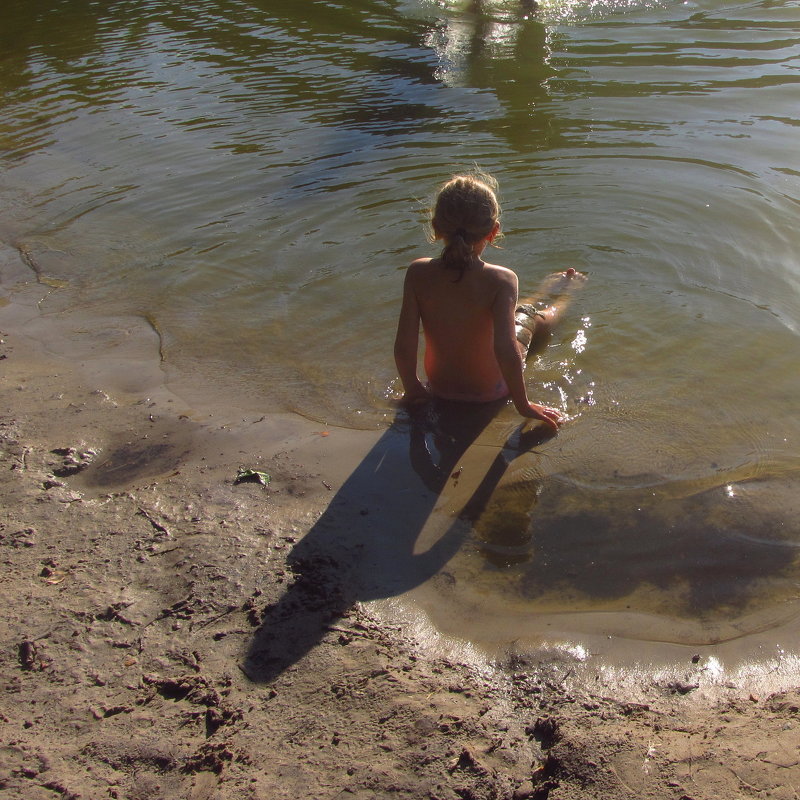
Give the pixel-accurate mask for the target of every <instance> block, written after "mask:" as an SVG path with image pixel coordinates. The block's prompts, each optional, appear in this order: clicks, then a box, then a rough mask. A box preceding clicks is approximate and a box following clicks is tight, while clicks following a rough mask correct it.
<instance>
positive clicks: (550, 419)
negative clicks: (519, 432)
mask: <svg viewBox="0 0 800 800" xmlns="http://www.w3.org/2000/svg"><path fill="white" fill-rule="evenodd" d="M520 413H521V414H522V416H523V417H530V418H531V419H540V420H542V422H546V423H547V424H548V425H549V426H550V427H551V428H552V429H553V430H555V431H557V430H558V428H559V426H560V425H562V424H563V422H564V415H563V414H562V413H561V412H560V411H557V410H556V409H555V408H548V407H547V406H540V405H538V404H536V403H528V409H527V413H526V411H521V412H520Z"/></svg>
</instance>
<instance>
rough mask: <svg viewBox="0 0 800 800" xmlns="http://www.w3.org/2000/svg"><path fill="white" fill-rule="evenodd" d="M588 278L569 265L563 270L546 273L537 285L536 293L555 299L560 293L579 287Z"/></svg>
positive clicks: (542, 296)
mask: <svg viewBox="0 0 800 800" xmlns="http://www.w3.org/2000/svg"><path fill="white" fill-rule="evenodd" d="M587 280H589V278H588V276H587V275H586V274H585V273H584V272H578V270H576V269H573V267H570V268H569V269H566V270H564V272H554V273H553V274H552V275H548V276H547V277H546V278H545V279H544V281H542V285H541V286H540V287H539V291H538V295H539V297H541V298H542V299H543V300H544V299H548V300H549V299H555V298H557V297H559V296H560V295H563V294H567V293H568V292H574V291H575V290H576V289H580V288H581V287H582V286H583V285H584V284H585V283H586V281H587Z"/></svg>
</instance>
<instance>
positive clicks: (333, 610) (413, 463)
mask: <svg viewBox="0 0 800 800" xmlns="http://www.w3.org/2000/svg"><path fill="white" fill-rule="evenodd" d="M504 404H505V403H504V401H501V402H500V403H492V404H482V405H472V404H458V403H447V402H442V401H435V402H433V403H430V404H428V405H427V406H425V407H424V408H422V409H418V410H416V411H414V412H406V411H400V412H398V414H397V416H396V418H395V420H394V422H393V424H392V425H391V427H390V428H389V429H388V430H387V431H386V433H384V435H383V436H381V438H380V439H379V440H378V442H377V443H376V444H375V445H374V447H373V448H372V449H371V450H370V452H369V453H368V454H367V455H366V457H365V458H364V459H363V461H362V462H361V463H360V464H359V465H358V467H356V469H355V470H354V471H353V473H352V474H351V475H350V477H349V478H348V479H347V480H346V481H345V483H344V484H343V485H342V487H341V488H340V489H339V490H338V491H337V493H336V495H335V496H334V497H333V499H332V500H331V502H330V504H329V505H328V507H327V509H326V510H325V511H324V512H323V514H322V516H321V517H320V518H319V520H317V522H316V523H315V524H314V526H313V527H312V528H311V530H310V531H309V532H308V533H307V534H306V535H305V536H304V537H303V538H302V539H301V540H300V541H299V542H298V543H297V544H296V545H295V547H294V548H293V549H292V551H291V553H290V554H289V557H288V565H289V568H290V570H291V572H292V576H293V580H292V582H291V584H290V585H289V586H288V588H287V589H286V591H285V593H284V595H283V596H282V597H281V598H280V599H279V600H278V602H277V603H275V604H273V605H271V606H267V608H265V609H264V610H263V611H262V612H261V613H260V620H258V624H259V628H258V630H257V631H256V633H255V635H254V637H253V639H252V641H251V643H250V647H249V650H248V653H247V655H246V657H245V661H244V664H243V665H242V668H243V670H244V672H245V674H246V675H247V676H248V677H249V678H250V679H251V680H253V681H255V682H269V681H272V680H274V679H275V678H277V677H278V676H279V675H280V674H281V673H282V672H283V671H285V670H286V669H287V668H289V667H290V666H292V665H293V664H295V663H296V662H297V661H298V660H299V659H301V658H302V657H303V656H304V655H305V654H306V653H307V652H309V651H310V650H311V649H312V648H313V647H314V646H315V645H316V644H317V643H318V642H319V641H320V640H321V638H322V637H323V636H324V635H325V633H326V632H328V631H329V630H330V627H331V626H332V625H334V624H335V622H336V620H338V619H340V618H341V617H342V616H343V615H344V614H345V613H346V612H347V611H348V609H350V608H352V606H353V605H354V604H355V603H357V602H362V601H368V600H375V599H379V598H386V597H392V596H396V595H399V594H401V593H403V592H406V591H408V590H409V589H412V588H413V587H415V586H418V585H420V584H421V583H423V582H424V581H426V580H428V579H429V578H431V577H432V576H434V575H436V574H437V573H438V572H439V571H440V570H441V569H442V568H443V567H444V565H445V564H447V562H448V561H449V560H450V558H451V557H452V556H453V555H454V554H455V553H456V552H457V551H458V549H459V548H460V547H461V546H462V544H463V542H464V540H465V537H466V536H467V535H468V533H469V531H470V529H471V521H472V520H474V519H475V518H477V517H478V516H479V515H480V513H481V511H482V509H483V508H484V507H485V505H486V503H487V502H488V500H489V498H490V497H491V495H492V493H493V491H494V488H495V487H496V486H497V484H498V483H499V481H500V479H501V478H502V476H503V474H504V473H505V472H506V470H507V468H508V466H509V464H510V463H511V462H512V461H513V459H514V458H515V457H517V456H518V455H520V454H521V453H524V452H529V451H530V450H531V449H532V448H533V447H536V446H537V445H538V444H541V443H542V442H544V441H546V440H547V439H549V438H551V437H552V436H553V435H554V434H553V433H552V432H551V431H550V429H549V428H548V427H547V426H546V425H544V424H536V425H534V426H533V427H530V425H529V424H522V425H520V426H518V427H517V428H516V429H515V431H514V433H513V434H512V435H511V436H510V437H509V438H508V439H507V440H506V442H505V444H504V445H503V446H502V447H501V448H496V447H495V449H497V454H496V457H495V458H494V459H493V460H492V462H491V464H490V466H489V467H488V469H487V470H486V472H485V473H484V477H483V478H482V479H481V480H480V482H479V484H478V485H477V487H476V488H475V490H474V491H473V492H472V494H471V496H470V497H469V499H468V500H467V501H466V503H465V504H464V505H463V507H462V509H461V511H460V513H456V514H454V515H453V516H452V517H449V518H446V522H445V524H444V525H443V527H444V528H445V529H444V531H443V533H442V534H441V535H440V536H438V538H437V540H436V541H435V543H434V544H432V545H431V546H430V547H429V548H428V549H427V550H425V551H424V552H419V553H416V552H415V544H416V542H417V539H418V537H419V534H420V533H421V531H422V530H423V528H424V527H425V525H426V523H427V522H428V520H429V518H430V517H431V512H432V511H433V509H434V507H435V505H436V503H437V501H438V500H439V498H440V496H441V495H442V493H443V492H444V491H445V490H446V488H447V487H448V486H449V485H452V484H455V483H456V482H457V481H458V480H459V477H460V476H459V472H460V470H459V463H460V461H461V459H462V457H463V456H464V455H465V453H466V451H467V449H468V448H469V447H470V446H471V445H473V444H474V443H475V441H476V440H477V439H478V437H479V436H480V435H481V433H482V432H483V431H484V430H486V429H487V426H489V424H490V423H491V422H492V420H493V419H494V418H495V417H496V416H497V414H498V412H499V411H500V409H501V408H502V406H503V405H504Z"/></svg>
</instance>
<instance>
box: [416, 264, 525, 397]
mask: <svg viewBox="0 0 800 800" xmlns="http://www.w3.org/2000/svg"><path fill="white" fill-rule="evenodd" d="M408 281H409V284H410V287H409V288H410V290H411V291H412V292H413V293H414V296H415V298H416V301H417V303H418V305H419V315H420V319H421V321H422V330H423V332H424V335H425V362H424V363H425V374H426V375H427V378H428V389H429V391H430V392H431V393H432V394H434V395H436V396H437V397H442V398H445V399H447V400H467V401H471V402H486V401H490V400H497V399H499V398H501V397H506V396H507V395H508V391H509V390H508V386H507V385H506V382H505V379H504V378H503V373H502V372H501V370H500V365H499V364H498V362H497V358H496V357H495V347H494V343H495V324H496V309H497V305H498V304H502V305H504V306H506V307H512V309H513V304H514V302H515V298H516V286H517V279H516V276H515V275H514V273H513V272H511V270H508V269H506V268H505V267H500V266H497V265H495V264H487V263H485V262H484V261H481V260H479V259H476V260H475V263H474V264H471V265H470V266H468V267H467V268H466V269H465V270H464V272H463V274H462V277H461V279H460V280H458V281H457V282H454V280H453V275H452V273H451V272H450V271H448V270H445V269H444V268H443V267H442V264H441V261H440V259H438V258H424V259H420V260H418V261H415V262H414V263H413V264H412V265H411V266H410V267H409V271H408Z"/></svg>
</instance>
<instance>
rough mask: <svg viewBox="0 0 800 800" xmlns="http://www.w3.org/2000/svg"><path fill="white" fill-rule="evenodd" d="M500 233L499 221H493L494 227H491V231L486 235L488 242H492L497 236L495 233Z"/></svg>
mask: <svg viewBox="0 0 800 800" xmlns="http://www.w3.org/2000/svg"><path fill="white" fill-rule="evenodd" d="M498 233H500V223H499V222H495V224H494V227H493V228H492V232H491V233H490V234H489V235H488V236H487V237H486V238H487V239H488V241H489V242H493V241H494V240H495V238H496V237H497V234H498Z"/></svg>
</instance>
